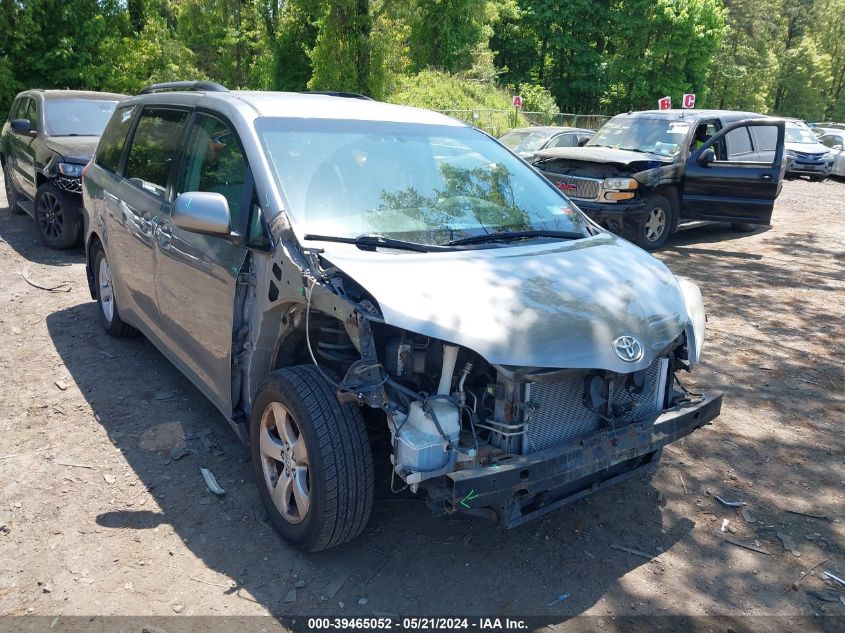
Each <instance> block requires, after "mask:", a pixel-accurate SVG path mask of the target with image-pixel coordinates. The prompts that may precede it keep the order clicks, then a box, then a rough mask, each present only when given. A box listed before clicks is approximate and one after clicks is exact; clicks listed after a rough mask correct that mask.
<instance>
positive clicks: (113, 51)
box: [98, 16, 203, 94]
mask: <svg viewBox="0 0 845 633" xmlns="http://www.w3.org/2000/svg"><path fill="white" fill-rule="evenodd" d="M101 55H102V59H103V60H106V61H105V62H104V63H102V64H101V65H100V66H99V68H98V75H99V76H100V77H101V78H102V80H101V85H100V87H101V88H103V89H105V90H111V91H114V92H123V93H127V94H134V93H136V92H138V91H139V90H140V89H141V88H143V87H144V86H146V85H148V84H151V83H157V82H162V81H177V80H180V79H185V78H186V77H187V78H197V79H202V78H203V74H202V73H201V72H200V71H199V69H197V67H196V66H195V64H194V56H193V53H192V52H191V51H190V50H188V49H187V48H186V47H185V45H184V44H182V42H180V41H179V39H178V38H177V37H176V36H175V34H174V33H173V32H172V31H171V30H170V28H169V27H168V25H167V22H166V20H165V19H164V18H163V17H160V16H148V17H147V18H146V21H145V25H144V28H143V30H142V31H141V32H140V33H138V34H137V35H135V34H133V35H127V36H120V35H116V36H112V37H109V38H107V39H105V40H104V41H103V43H102V49H101Z"/></svg>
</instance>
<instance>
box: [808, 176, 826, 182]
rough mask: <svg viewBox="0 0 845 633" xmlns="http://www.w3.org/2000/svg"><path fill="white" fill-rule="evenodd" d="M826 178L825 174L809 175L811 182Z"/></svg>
mask: <svg viewBox="0 0 845 633" xmlns="http://www.w3.org/2000/svg"><path fill="white" fill-rule="evenodd" d="M825 180H827V176H810V181H811V182H824V181H825Z"/></svg>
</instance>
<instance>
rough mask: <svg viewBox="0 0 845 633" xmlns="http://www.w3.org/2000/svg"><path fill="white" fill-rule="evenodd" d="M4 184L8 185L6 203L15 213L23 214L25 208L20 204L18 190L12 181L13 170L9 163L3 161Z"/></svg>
mask: <svg viewBox="0 0 845 633" xmlns="http://www.w3.org/2000/svg"><path fill="white" fill-rule="evenodd" d="M3 184H4V185H5V187H6V203H7V205H8V207H9V211H11V212H12V213H13V214H14V215H23V214H24V210H23V209H21V208H20V207H19V206H18V190H17V189H15V185H14V183H13V182H12V172H11V170H10V169H9V165H8V164H6V163H3Z"/></svg>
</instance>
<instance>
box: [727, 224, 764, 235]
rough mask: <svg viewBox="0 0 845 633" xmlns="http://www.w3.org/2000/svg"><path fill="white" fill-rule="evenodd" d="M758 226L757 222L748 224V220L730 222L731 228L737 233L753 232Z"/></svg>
mask: <svg viewBox="0 0 845 633" xmlns="http://www.w3.org/2000/svg"><path fill="white" fill-rule="evenodd" d="M759 226H760V225H759V224H749V223H748V222H734V223H733V224H731V228H732V229H733V230H734V231H736V232H737V233H753V232H754V231H756V230H757V227H759Z"/></svg>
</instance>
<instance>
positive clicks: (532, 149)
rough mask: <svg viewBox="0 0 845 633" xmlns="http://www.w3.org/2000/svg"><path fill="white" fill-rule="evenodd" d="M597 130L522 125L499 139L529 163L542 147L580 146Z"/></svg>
mask: <svg viewBox="0 0 845 633" xmlns="http://www.w3.org/2000/svg"><path fill="white" fill-rule="evenodd" d="M594 133H595V130H587V129H584V128H578V127H557V126H551V125H549V126H542V127H521V128H517V129H515V130H511V131H510V132H508V133H507V134H505V135H504V136H502V137H501V138H499V140H500V141H501V142H502V143H504V144H505V146H506V147H507V148H508V149H510V150H511V151H512V152H514V153H515V154H517V155H519V156H520V157H522V158H523V159H525V160H527V161H528V162H529V163H530V162H533V161H534V159H535V158H536V154H537V152H538V151H540V150H541V149H546V148H548V147H578V146H580V145H583V144H584V143H586V142H587V141H589V140H590V137H591V136H592V135H593V134H594Z"/></svg>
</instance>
